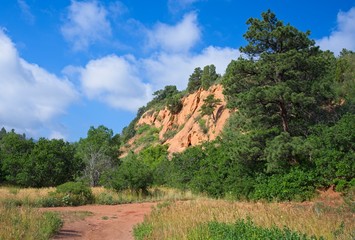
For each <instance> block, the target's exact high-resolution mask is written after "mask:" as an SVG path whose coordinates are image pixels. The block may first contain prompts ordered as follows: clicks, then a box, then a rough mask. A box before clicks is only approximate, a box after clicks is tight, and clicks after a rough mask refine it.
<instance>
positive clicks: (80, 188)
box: [41, 182, 94, 207]
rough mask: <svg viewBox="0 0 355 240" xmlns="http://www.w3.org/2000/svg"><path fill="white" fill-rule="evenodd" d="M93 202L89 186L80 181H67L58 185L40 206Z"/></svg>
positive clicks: (76, 204)
mask: <svg viewBox="0 0 355 240" xmlns="http://www.w3.org/2000/svg"><path fill="white" fill-rule="evenodd" d="M93 202H94V195H93V194H92V191H91V189H90V187H88V186H87V185H86V184H84V183H82V182H67V183H64V184H62V185H59V186H58V187H57V188H56V191H55V192H52V193H50V194H49V196H48V197H47V198H44V199H43V200H42V202H41V205H42V206H46V207H49V206H54V207H56V206H80V205H85V204H91V203H93Z"/></svg>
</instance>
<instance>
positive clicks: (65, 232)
mask: <svg viewBox="0 0 355 240" xmlns="http://www.w3.org/2000/svg"><path fill="white" fill-rule="evenodd" d="M154 205H156V203H133V204H122V205H115V206H108V205H87V206H79V207H57V208H45V209H43V210H44V211H58V212H61V214H62V215H63V218H64V225H63V227H62V229H61V230H60V232H59V233H58V234H57V235H56V236H55V237H54V238H53V239H66V240H68V239H74V240H84V239H85V240H96V239H99V240H111V239H118V240H131V239H133V230H132V229H133V226H134V225H136V224H137V223H139V222H142V221H143V219H144V215H146V214H149V213H150V211H151V208H152V206H154ZM80 216H81V217H80Z"/></svg>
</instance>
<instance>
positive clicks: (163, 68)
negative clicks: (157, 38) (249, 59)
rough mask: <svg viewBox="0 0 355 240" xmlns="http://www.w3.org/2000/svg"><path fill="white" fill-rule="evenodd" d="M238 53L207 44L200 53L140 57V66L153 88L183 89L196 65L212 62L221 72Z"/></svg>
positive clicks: (235, 50) (230, 49)
mask: <svg viewBox="0 0 355 240" xmlns="http://www.w3.org/2000/svg"><path fill="white" fill-rule="evenodd" d="M239 55H240V53H239V51H238V50H237V49H233V48H219V47H213V46H209V47H207V48H205V49H204V50H203V51H202V52H201V53H200V54H170V53H160V54H158V55H155V56H152V57H151V58H146V59H142V66H143V67H144V72H145V74H146V75H147V77H148V78H149V79H151V83H152V85H153V86H154V89H159V88H163V87H164V86H166V85H176V86H177V87H178V88H179V89H185V88H186V87H187V82H188V79H189V76H190V75H191V74H192V72H193V71H194V69H195V68H196V67H201V68H203V67H204V66H206V65H210V64H214V65H215V66H216V71H217V72H218V73H220V74H223V73H224V71H225V69H226V67H227V66H228V64H229V63H230V61H231V60H232V59H236V58H238V57H239Z"/></svg>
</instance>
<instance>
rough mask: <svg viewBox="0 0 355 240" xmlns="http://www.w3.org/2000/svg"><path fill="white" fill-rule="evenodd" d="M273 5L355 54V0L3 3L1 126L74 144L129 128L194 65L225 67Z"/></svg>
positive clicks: (181, 83)
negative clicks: (91, 133)
mask: <svg viewBox="0 0 355 240" xmlns="http://www.w3.org/2000/svg"><path fill="white" fill-rule="evenodd" d="M267 9H271V10H272V11H274V12H275V13H276V15H277V17H278V18H279V19H281V20H283V21H284V22H285V23H290V24H291V25H293V26H295V27H297V28H298V29H300V30H302V31H306V30H310V31H311V38H313V39H314V40H316V43H317V45H319V46H320V47H321V48H322V49H329V50H331V51H333V52H335V53H338V52H339V51H340V50H341V49H342V48H347V49H350V50H353V51H355V0H340V1H333V0H324V1H318V0H308V1H304V0H299V1H285V0H262V1H242V0H235V1H233V0H219V1H217V0H155V1H138V0H130V1H124V0H123V1H104V0H101V1H100V0H86V1H81V0H80V1H79V0H78V1H76V0H71V1H69V0H68V1H67V0H61V1H46V0H2V1H1V8H0V89H1V94H0V127H2V126H4V127H5V128H6V129H8V130H9V129H15V130H16V131H17V132H19V133H26V135H27V136H29V137H34V138H39V137H47V138H64V139H66V140H69V141H77V140H78V139H79V138H80V137H85V136H86V133H87V130H88V129H89V127H90V126H98V125H101V124H103V125H105V126H107V127H108V128H111V129H113V130H114V132H115V133H120V132H121V130H122V128H123V127H124V126H127V125H128V124H129V122H130V121H131V120H132V119H133V118H134V116H135V114H136V110H137V108H138V107H140V106H143V105H144V104H145V103H146V102H147V101H149V100H150V99H151V96H152V92H154V91H156V90H158V89H161V88H163V87H164V86H166V85H176V86H178V88H179V89H184V88H185V87H186V85H187V81H188V77H189V75H190V74H191V73H192V72H193V69H194V68H195V67H203V66H205V65H207V64H215V65H216V68H217V71H218V72H219V73H221V74H223V73H224V70H225V68H226V66H227V65H228V63H229V62H230V61H231V60H232V59H236V58H237V57H238V56H239V51H238V49H239V47H240V46H243V45H245V40H244V39H243V34H244V33H245V31H246V29H247V26H246V24H245V22H246V21H247V19H248V18H249V17H260V14H261V12H263V11H266V10H267Z"/></svg>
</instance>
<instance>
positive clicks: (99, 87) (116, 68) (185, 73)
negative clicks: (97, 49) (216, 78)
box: [64, 46, 240, 112]
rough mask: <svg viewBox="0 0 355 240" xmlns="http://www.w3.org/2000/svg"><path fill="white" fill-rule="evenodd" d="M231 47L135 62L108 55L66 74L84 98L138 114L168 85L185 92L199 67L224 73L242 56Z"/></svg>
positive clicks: (157, 55)
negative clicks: (234, 60) (155, 94)
mask: <svg viewBox="0 0 355 240" xmlns="http://www.w3.org/2000/svg"><path fill="white" fill-rule="evenodd" d="M239 54H240V53H239V51H238V50H237V49H232V48H218V47H212V46H210V47H208V48H206V49H204V50H203V51H202V52H201V53H200V54H197V55H192V54H187V53H186V54H185V53H184V54H181V53H159V54H153V55H152V56H150V57H148V58H141V59H136V58H134V57H133V56H132V55H125V56H116V55H109V56H106V57H103V58H100V59H96V60H91V61H89V62H88V63H87V64H86V66H85V67H73V66H69V67H67V68H66V69H65V71H64V72H65V73H66V74H68V75H71V76H72V77H73V78H77V79H78V80H79V81H80V82H81V88H82V92H83V93H84V95H85V96H86V97H87V98H89V99H91V100H98V101H101V102H103V103H105V104H107V105H109V106H111V107H113V108H116V109H123V110H128V111H133V112H134V111H136V110H137V109H138V108H139V107H141V106H143V105H145V104H146V103H147V102H148V101H149V100H151V98H152V93H153V92H154V91H156V90H158V89H162V88H163V87H164V86H166V85H176V86H177V87H178V88H179V89H185V88H186V87H187V82H188V79H189V76H190V74H191V73H192V72H193V71H194V69H195V68H196V67H201V68H202V67H204V66H206V65H210V64H214V65H215V66H216V70H217V72H219V73H221V74H223V73H224V71H225V69H226V67H227V65H228V64H229V63H230V61H231V60H232V59H236V58H237V57H238V56H239Z"/></svg>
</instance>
